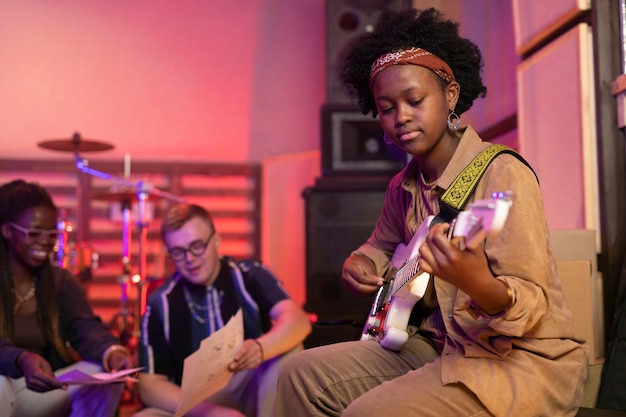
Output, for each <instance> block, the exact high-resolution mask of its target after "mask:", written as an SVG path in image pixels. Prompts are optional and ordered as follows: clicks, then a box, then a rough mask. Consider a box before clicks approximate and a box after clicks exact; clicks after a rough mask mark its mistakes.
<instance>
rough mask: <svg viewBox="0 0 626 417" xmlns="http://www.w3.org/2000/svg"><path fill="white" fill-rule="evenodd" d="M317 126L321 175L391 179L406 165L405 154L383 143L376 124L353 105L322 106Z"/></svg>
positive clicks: (395, 147)
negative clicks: (368, 176) (319, 128)
mask: <svg viewBox="0 0 626 417" xmlns="http://www.w3.org/2000/svg"><path fill="white" fill-rule="evenodd" d="M321 125H322V146H321V149H322V174H323V175H326V176H330V175H341V176H345V175H361V174H368V175H383V176H389V177H391V176H392V175H393V174H395V173H396V172H398V171H400V170H401V169H402V168H403V167H404V165H405V164H406V160H407V154H406V153H405V152H404V151H402V150H401V149H400V148H398V147H397V146H395V145H393V144H391V145H389V144H386V143H385V141H384V140H383V135H384V131H383V128H382V127H381V126H380V122H379V120H378V119H375V118H373V117H372V116H371V115H365V114H363V113H362V112H361V111H360V110H359V109H358V108H357V107H355V106H353V105H350V104H324V105H322V109H321Z"/></svg>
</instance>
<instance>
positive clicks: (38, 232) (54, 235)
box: [9, 222, 61, 240]
mask: <svg viewBox="0 0 626 417" xmlns="http://www.w3.org/2000/svg"><path fill="white" fill-rule="evenodd" d="M9 226H11V227H12V228H14V229H15V230H19V231H20V232H22V233H23V234H24V236H25V237H26V238H28V239H31V240H40V239H41V238H42V237H44V236H45V237H46V239H52V240H56V239H58V238H59V236H60V235H61V231H60V230H56V229H53V230H43V229H27V228H25V227H22V226H20V225H19V224H15V223H11V222H9Z"/></svg>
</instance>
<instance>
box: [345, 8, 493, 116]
mask: <svg viewBox="0 0 626 417" xmlns="http://www.w3.org/2000/svg"><path fill="white" fill-rule="evenodd" d="M411 47H417V48H423V49H426V50H427V51H429V52H431V53H433V54H435V55H437V56H438V57H440V58H441V59H443V60H444V61H445V62H446V63H447V64H448V65H449V66H450V68H451V69H452V71H453V72H454V76H455V78H456V81H457V82H458V83H459V85H460V86H461V91H460V97H459V100H458V103H457V106H456V109H455V112H456V113H457V114H459V115H460V114H462V113H464V112H465V111H467V110H468V109H469V108H470V107H471V106H472V103H473V102H474V100H475V99H476V98H478V97H484V96H485V94H486V93H487V88H486V87H485V86H484V85H483V82H482V79H481V72H482V67H483V61H482V56H481V53H480V50H479V49H478V46H476V45H475V44H474V43H473V42H471V41H470V40H468V39H465V38H462V37H460V36H459V24H458V23H456V22H454V21H451V20H448V19H446V18H445V17H444V16H443V14H442V13H441V12H439V11H438V10H437V9H435V8H430V9H426V10H423V11H422V10H417V9H408V10H403V11H400V12H394V11H389V10H387V11H384V12H383V13H382V14H381V16H380V18H379V19H378V22H377V23H376V28H375V29H374V31H373V32H371V33H367V34H365V35H363V36H361V37H360V38H358V39H357V40H355V41H354V42H353V43H352V44H351V45H350V52H348V54H347V55H346V58H345V60H344V62H343V69H342V71H341V79H342V81H343V82H344V84H345V85H346V87H347V89H348V93H349V94H350V95H353V96H355V97H356V98H358V103H359V107H360V108H361V110H362V111H363V114H367V113H369V112H370V111H371V112H372V115H373V116H374V117H375V116H376V115H377V113H378V112H377V111H376V104H375V102H374V97H373V96H372V93H371V91H370V88H369V76H370V70H371V68H372V64H373V63H374V61H375V60H376V59H377V58H378V57H379V56H381V55H383V54H386V53H389V52H394V51H398V50H401V49H405V48H411ZM441 81H442V88H445V86H446V84H447V83H446V82H445V81H444V80H443V79H442V80H441Z"/></svg>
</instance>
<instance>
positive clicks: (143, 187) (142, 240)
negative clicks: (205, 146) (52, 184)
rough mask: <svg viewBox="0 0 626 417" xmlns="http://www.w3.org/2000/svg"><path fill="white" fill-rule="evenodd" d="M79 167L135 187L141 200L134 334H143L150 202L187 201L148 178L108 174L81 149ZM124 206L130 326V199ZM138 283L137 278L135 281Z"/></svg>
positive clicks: (124, 309)
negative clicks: (149, 200)
mask: <svg viewBox="0 0 626 417" xmlns="http://www.w3.org/2000/svg"><path fill="white" fill-rule="evenodd" d="M74 158H75V164H76V167H77V168H78V169H79V170H80V171H81V172H83V173H85V174H89V175H92V176H95V177H98V178H102V179H105V180H109V181H114V182H116V183H119V184H122V185H123V186H124V187H126V188H129V189H130V188H132V189H134V190H136V192H137V200H138V211H139V213H138V219H137V228H138V235H139V242H138V247H139V249H138V258H139V259H138V263H139V271H138V275H139V280H138V281H137V282H135V283H136V284H137V306H136V309H137V311H136V312H135V314H136V318H137V319H136V320H134V334H135V336H138V335H139V331H140V320H139V318H140V317H141V315H142V314H143V313H144V311H145V306H146V294H145V293H144V291H143V287H144V285H145V284H146V258H147V256H146V241H147V237H148V225H149V223H148V222H147V221H146V218H147V216H146V209H147V202H148V199H149V198H150V196H153V197H158V198H165V199H168V200H171V201H176V202H183V201H184V200H183V199H182V198H180V197H178V196H176V195H174V194H170V193H167V192H164V191H160V190H158V189H156V188H154V187H152V186H151V185H149V184H148V183H146V182H144V181H138V182H137V183H133V182H131V181H129V180H127V179H122V178H120V177H116V176H114V175H111V174H107V173H105V172H102V171H98V170H96V169H93V168H91V167H90V166H89V162H88V161H87V160H85V159H83V158H81V157H80V155H79V154H78V152H75V154H74ZM127 203H128V204H125V205H124V207H123V210H124V212H123V219H124V220H123V223H124V248H123V263H124V275H123V278H122V279H121V281H122V282H121V283H120V284H121V286H122V313H121V314H122V317H123V328H124V330H126V329H127V327H126V326H127V322H126V321H125V318H126V317H127V315H128V314H127V304H128V283H129V279H130V270H131V266H130V255H129V252H130V251H129V247H130V230H129V225H130V201H128V202H127ZM133 282H134V280H133Z"/></svg>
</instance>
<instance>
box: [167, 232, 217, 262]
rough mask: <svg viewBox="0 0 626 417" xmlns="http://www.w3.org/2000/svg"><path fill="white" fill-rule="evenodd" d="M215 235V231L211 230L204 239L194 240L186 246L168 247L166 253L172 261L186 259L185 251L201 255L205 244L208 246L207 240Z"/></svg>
mask: <svg viewBox="0 0 626 417" xmlns="http://www.w3.org/2000/svg"><path fill="white" fill-rule="evenodd" d="M213 236H215V231H213V232H212V233H211V234H210V235H209V237H208V238H207V239H206V240H204V241H203V240H194V241H193V242H191V243H190V244H189V246H187V248H181V247H180V246H176V247H174V248H171V249H168V251H167V254H168V255H169V257H170V258H172V260H174V261H182V260H184V259H187V252H190V253H191V254H192V255H193V256H195V257H198V256H201V255H202V254H203V253H204V252H205V251H206V248H207V246H209V242H210V241H211V239H212V238H213Z"/></svg>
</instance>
